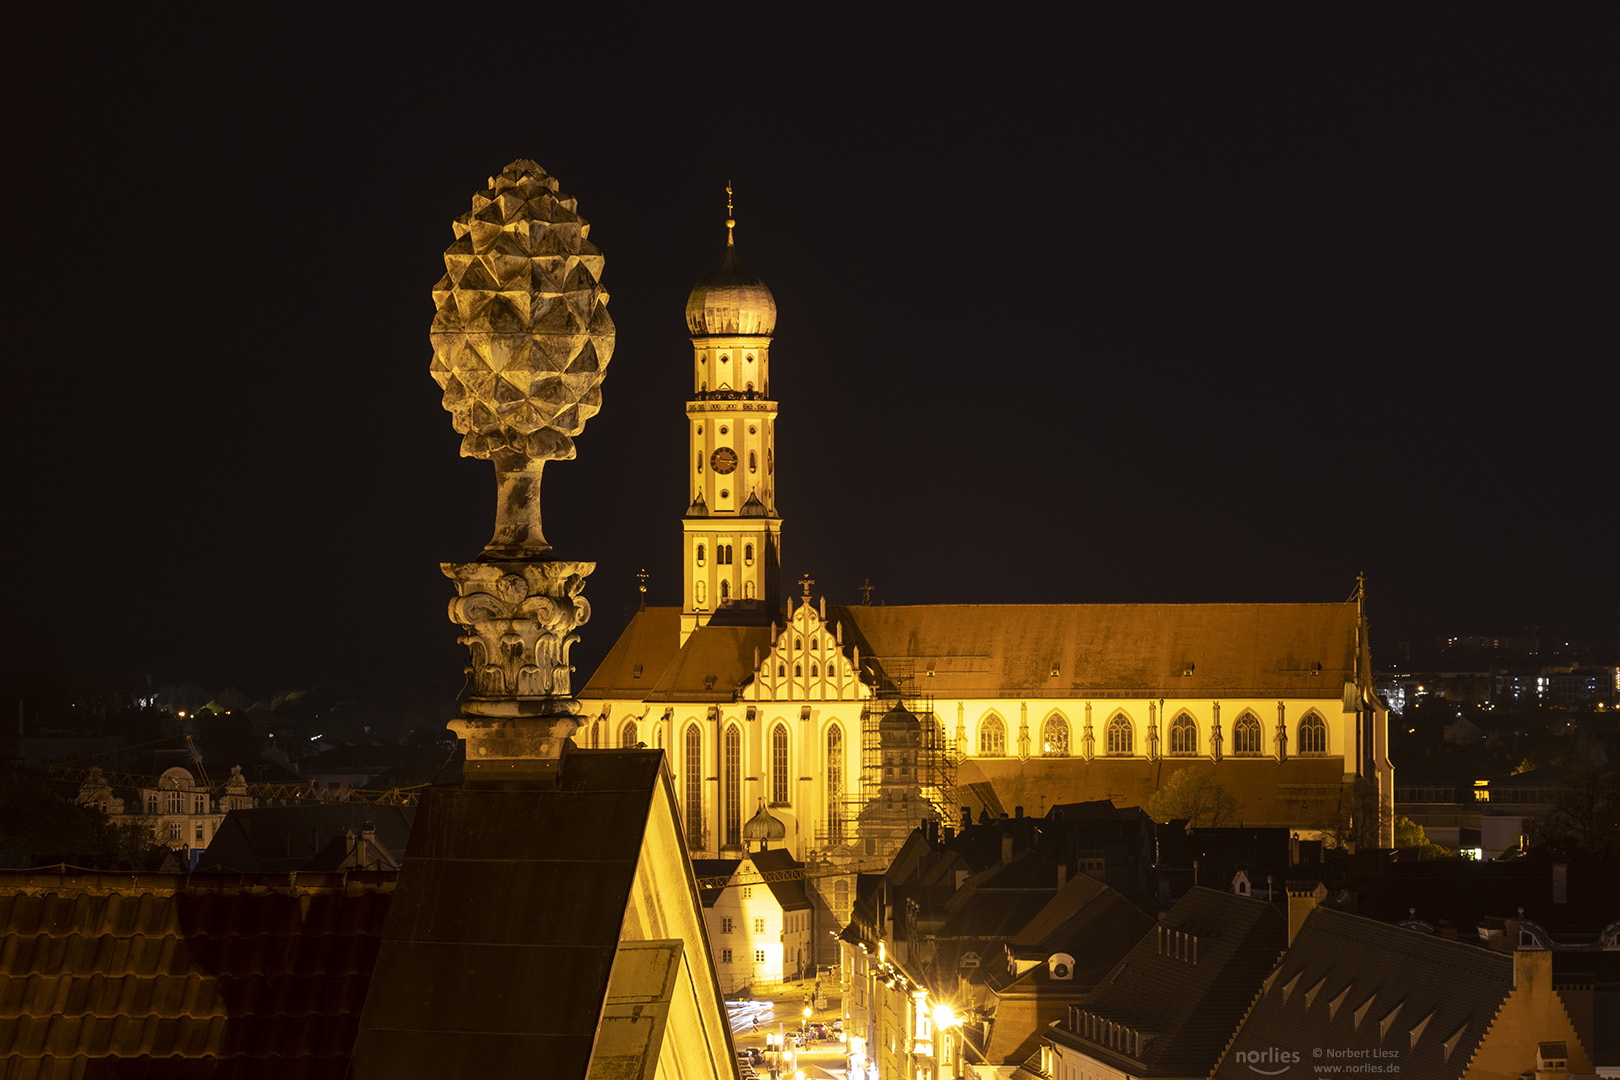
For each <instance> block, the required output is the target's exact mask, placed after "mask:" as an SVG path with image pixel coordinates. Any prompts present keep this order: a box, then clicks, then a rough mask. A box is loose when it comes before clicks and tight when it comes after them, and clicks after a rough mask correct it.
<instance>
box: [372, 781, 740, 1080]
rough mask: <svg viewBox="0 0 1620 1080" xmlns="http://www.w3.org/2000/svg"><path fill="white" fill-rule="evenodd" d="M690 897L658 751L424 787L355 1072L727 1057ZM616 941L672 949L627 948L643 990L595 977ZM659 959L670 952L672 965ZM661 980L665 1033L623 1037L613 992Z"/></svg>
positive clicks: (498, 1071) (569, 1072)
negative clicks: (542, 773) (548, 772)
mask: <svg viewBox="0 0 1620 1080" xmlns="http://www.w3.org/2000/svg"><path fill="white" fill-rule="evenodd" d="M582 822H583V823H588V827H581V823H582ZM700 912H701V908H700V906H699V900H698V895H697V884H696V880H695V879H694V877H693V874H692V866H691V862H690V861H689V860H688V858H687V855H686V851H685V848H684V845H682V843H681V829H680V824H679V813H678V810H677V808H676V805H675V795H674V791H673V788H672V786H671V782H670V779H669V773H668V770H667V768H666V767H665V765H664V755H663V752H662V751H658V750H574V751H572V752H571V753H569V754H568V755H567V756H566V757H565V758H564V759H563V761H562V763H561V767H560V768H559V770H558V771H557V773H556V779H555V780H550V779H547V780H542V781H532V782H527V783H510V782H502V783H482V784H480V783H468V784H465V785H464V786H461V787H455V788H443V787H440V788H433V789H431V790H430V792H429V794H428V796H427V797H426V798H425V799H424V800H423V801H422V804H421V805H420V806H419V807H418V809H417V818H416V824H415V827H414V828H413V830H412V832H411V841H410V846H409V848H408V849H407V851H406V859H405V864H404V868H403V869H402V870H401V871H400V876H399V888H398V892H397V895H396V898H395V902H394V906H393V910H392V911H391V912H390V914H389V920H388V923H387V926H386V928H385V930H384V934H383V943H382V946H381V948H380V949H379V951H378V955H377V964H376V968H375V972H374V974H375V978H374V981H373V984H372V992H371V994H370V995H369V996H368V998H367V1000H366V1007H365V1012H364V1014H363V1016H362V1018H361V1024H360V1033H359V1036H358V1037H357V1038H356V1040H355V1044H354V1061H355V1076H357V1077H363V1076H401V1075H410V1076H450V1075H456V1076H469V1075H509V1074H512V1073H516V1072H521V1071H525V1070H531V1069H533V1068H534V1067H535V1063H536V1062H543V1063H544V1067H543V1071H544V1073H545V1075H547V1076H548V1077H564V1078H567V1077H572V1078H579V1080H583V1078H584V1077H586V1075H587V1074H588V1073H589V1072H591V1070H592V1068H593V1064H596V1063H600V1064H601V1066H602V1068H608V1064H607V1063H608V1062H609V1060H610V1059H614V1060H619V1059H622V1060H623V1061H628V1060H631V1059H633V1058H635V1057H636V1056H637V1054H638V1053H639V1054H640V1055H641V1059H642V1060H643V1061H650V1064H649V1065H648V1068H649V1069H653V1068H655V1069H656V1070H658V1071H661V1072H662V1071H667V1070H668V1069H671V1068H675V1067H676V1066H675V1064H674V1059H673V1058H672V1057H671V1056H670V1055H671V1054H675V1055H677V1056H679V1057H680V1060H681V1061H682V1062H683V1064H682V1066H681V1067H682V1068H689V1067H696V1066H695V1065H694V1063H695V1062H698V1061H701V1062H703V1065H702V1066H701V1067H697V1071H698V1072H700V1073H704V1074H707V1073H710V1072H719V1071H722V1070H729V1069H730V1068H734V1064H733V1062H732V1060H731V1058H732V1050H731V1046H730V1037H729V1034H728V1032H727V1028H726V1022H725V1013H724V1006H723V1001H722V999H721V996H720V990H719V982H718V980H717V978H716V977H715V973H714V968H713V965H712V963H711V961H710V960H709V958H708V942H707V938H706V935H705V933H704V930H703V919H702V917H701V913H700ZM666 939H667V941H666ZM632 942H647V943H656V944H664V943H674V944H679V945H680V949H679V950H674V951H671V950H656V949H655V950H653V951H652V952H650V953H646V954H644V955H640V956H639V957H637V958H635V963H636V964H637V965H639V966H641V967H642V968H644V970H643V972H642V976H638V977H637V979H636V980H634V982H635V984H636V985H637V986H640V987H641V990H636V989H635V987H634V986H631V987H626V988H623V992H622V993H620V992H619V991H617V990H615V991H613V992H610V988H609V978H610V976H613V977H614V978H615V980H617V974H616V973H617V971H618V967H619V963H618V962H619V959H620V957H621V954H622V952H623V950H624V949H625V948H627V947H632V946H631V945H630V943H632ZM625 962H626V963H629V962H631V961H630V959H629V958H626V961H625ZM671 965H675V966H678V967H681V968H682V971H681V973H680V974H679V977H678V978H675V979H674V981H673V982H671V981H670V979H669V978H667V977H666V975H668V973H669V971H670V968H671ZM660 973H663V974H660ZM643 976H644V977H643ZM616 985H617V982H616ZM670 987H674V989H673V990H669V988H670ZM660 988H662V989H660ZM666 990H669V992H670V993H673V994H674V995H675V996H676V997H677V998H678V999H679V1000H677V1001H675V1002H674V1004H673V1005H672V1006H671V1008H672V1009H674V1010H675V1014H677V1015H682V1016H683V1017H684V1019H683V1020H682V1022H681V1023H680V1024H677V1025H675V1027H674V1028H673V1029H672V1037H673V1039H674V1042H673V1043H670V1044H669V1047H673V1049H671V1048H669V1047H666V1046H665V1043H666V1042H667V1041H668V1039H667V1038H661V1039H660V1040H658V1042H657V1044H656V1045H654V1044H651V1043H649V1044H647V1045H646V1046H644V1047H642V1049H641V1050H640V1051H637V1050H636V1049H635V1048H634V1047H627V1046H625V1045H623V1044H622V1040H620V1039H619V1037H618V1036H619V1035H623V1034H625V1031H624V1029H622V1028H621V1027H620V1025H619V1024H618V1023H617V1020H616V1019H615V1017H616V1014H615V1010H614V1007H613V1006H614V1003H615V1000H616V999H617V1000H619V1001H621V1002H623V1001H626V1000H629V999H633V998H634V997H636V996H638V994H651V995H653V998H654V1000H655V1001H657V1000H662V999H661V998H658V997H657V995H659V994H662V993H664V992H665V991H666ZM632 1012H633V1009H632ZM610 1026H611V1027H612V1028H613V1030H614V1031H616V1032H618V1035H615V1036H614V1037H613V1038H609V1037H608V1034H607V1033H608V1031H609V1027H610ZM634 1041H635V1040H632V1042H634ZM621 1050H622V1051H623V1054H621V1053H620V1051H621ZM647 1054H653V1055H654V1057H656V1059H657V1060H656V1061H652V1060H651V1059H648V1058H647V1057H646V1055H647ZM621 1063H622V1062H621ZM609 1071H611V1069H610V1070H609ZM616 1075H617V1074H616ZM642 1075H650V1072H647V1073H643V1074H642Z"/></svg>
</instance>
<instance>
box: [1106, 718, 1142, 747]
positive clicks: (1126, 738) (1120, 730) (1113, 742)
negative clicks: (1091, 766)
mask: <svg viewBox="0 0 1620 1080" xmlns="http://www.w3.org/2000/svg"><path fill="white" fill-rule="evenodd" d="M1103 746H1104V749H1105V751H1106V752H1107V753H1110V754H1134V753H1135V752H1136V729H1135V728H1133V727H1132V726H1131V720H1130V717H1128V716H1126V715H1125V714H1124V713H1115V714H1114V717H1113V719H1111V720H1109V721H1108V733H1107V737H1106V739H1105V740H1104V743H1103Z"/></svg>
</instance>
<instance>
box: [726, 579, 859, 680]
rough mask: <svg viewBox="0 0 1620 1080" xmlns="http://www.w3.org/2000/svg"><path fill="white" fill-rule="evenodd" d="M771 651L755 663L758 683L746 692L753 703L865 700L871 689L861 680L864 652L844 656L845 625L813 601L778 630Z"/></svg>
mask: <svg viewBox="0 0 1620 1080" xmlns="http://www.w3.org/2000/svg"><path fill="white" fill-rule="evenodd" d="M772 634H773V636H772V639H771V644H770V647H769V648H768V649H766V650H762V651H761V652H760V654H759V655H757V656H756V658H755V665H754V678H753V681H752V682H751V683H749V685H748V686H747V687H745V688H744V690H743V697H744V698H745V699H746V700H749V701H859V700H864V699H866V698H869V697H871V690H870V688H868V687H867V686H866V685H865V684H864V683H862V682H861V680H860V677H859V671H860V650H859V649H858V648H855V649H852V650H851V652H850V653H849V654H846V653H845V652H844V643H843V626H842V624H841V623H832V624H831V628H830V629H829V624H828V622H827V618H826V611H825V602H823V608H822V610H819V611H818V610H817V609H816V608H814V607H812V606H811V605H810V604H809V602H808V601H805V602H803V603H801V604H800V605H799V606H798V607H797V608H794V609H792V610H791V611H790V612H789V614H788V620H787V625H785V626H784V627H782V628H780V629H778V628H776V627H774V626H773V627H772Z"/></svg>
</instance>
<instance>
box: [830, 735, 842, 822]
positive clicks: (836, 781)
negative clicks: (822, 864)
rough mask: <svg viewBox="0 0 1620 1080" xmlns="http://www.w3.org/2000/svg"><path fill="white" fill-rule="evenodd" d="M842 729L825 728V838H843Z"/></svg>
mask: <svg viewBox="0 0 1620 1080" xmlns="http://www.w3.org/2000/svg"><path fill="white" fill-rule="evenodd" d="M843 803H844V729H843V728H841V727H839V726H838V725H837V724H834V725H832V726H831V727H829V728H828V729H827V839H828V840H829V841H832V842H833V843H840V842H842V841H843V839H844V820H843V816H842V815H843V809H844V807H843Z"/></svg>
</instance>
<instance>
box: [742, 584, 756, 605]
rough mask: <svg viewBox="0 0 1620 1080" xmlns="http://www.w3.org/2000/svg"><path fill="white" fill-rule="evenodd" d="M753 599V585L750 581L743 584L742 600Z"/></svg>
mask: <svg viewBox="0 0 1620 1080" xmlns="http://www.w3.org/2000/svg"><path fill="white" fill-rule="evenodd" d="M753 598H754V583H753V582H752V581H745V582H743V599H744V600H752V599H753Z"/></svg>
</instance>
